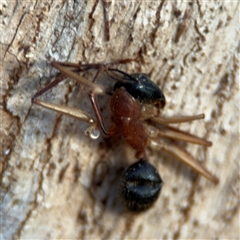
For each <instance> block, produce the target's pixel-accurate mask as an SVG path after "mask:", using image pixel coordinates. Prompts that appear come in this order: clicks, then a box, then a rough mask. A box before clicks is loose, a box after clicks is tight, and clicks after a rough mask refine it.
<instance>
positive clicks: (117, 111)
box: [32, 59, 218, 211]
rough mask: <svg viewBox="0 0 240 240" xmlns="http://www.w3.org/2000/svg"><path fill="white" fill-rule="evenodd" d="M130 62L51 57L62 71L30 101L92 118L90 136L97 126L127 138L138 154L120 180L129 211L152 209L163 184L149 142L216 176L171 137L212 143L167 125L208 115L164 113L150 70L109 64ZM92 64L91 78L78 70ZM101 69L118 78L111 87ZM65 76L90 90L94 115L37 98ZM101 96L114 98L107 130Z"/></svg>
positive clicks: (95, 133) (87, 119) (94, 134)
mask: <svg viewBox="0 0 240 240" xmlns="http://www.w3.org/2000/svg"><path fill="white" fill-rule="evenodd" d="M130 61H134V60H133V59H125V60H120V61H116V62H112V63H105V64H103V63H96V64H80V63H79V64H74V63H64V62H56V61H52V62H51V65H52V66H53V67H55V68H56V69H58V70H59V71H60V75H59V76H58V77H57V78H56V79H55V80H54V81H52V82H51V83H50V84H49V85H47V86H46V87H45V88H43V89H42V90H40V91H38V92H37V93H36V94H35V95H34V96H33V98H32V103H34V104H37V105H39V106H42V107H45V108H48V109H51V110H54V111H57V112H59V113H62V114H67V115H69V116H71V117H75V118H78V119H80V120H82V121H85V122H87V123H89V124H90V127H89V128H88V129H87V130H86V132H85V133H86V134H87V135H89V136H90V137H92V138H97V137H98V136H99V135H100V131H99V129H101V131H102V132H103V134H104V135H105V136H106V137H114V136H116V135H122V137H123V138H124V139H125V141H126V142H127V143H128V144H129V145H130V146H131V147H132V148H133V149H134V150H135V151H136V155H135V156H136V158H137V159H138V161H137V162H136V163H134V164H133V165H131V166H130V167H129V168H128V169H127V170H126V172H125V173H124V175H123V176H122V178H121V182H120V195H121V198H122V200H123V203H124V204H125V206H126V207H127V208H128V209H129V210H133V211H143V210H145V209H147V208H149V207H150V206H151V205H152V204H153V203H154V201H155V200H156V199H157V197H158V195H159V193H160V190H161V188H162V185H163V182H162V179H161V177H160V175H159V173H158V171H157V170H156V168H155V167H154V166H153V165H151V164H150V163H149V162H148V161H147V157H146V154H145V149H146V147H147V146H150V147H151V148H152V149H156V150H159V149H162V150H164V151H167V152H169V153H171V154H172V155H175V156H176V157H178V158H179V159H180V160H181V161H182V162H184V163H185V164H187V165H189V166H190V167H191V168H193V169H194V170H195V171H196V172H198V173H199V174H201V175H203V176H204V177H205V178H207V179H208V180H210V181H212V182H213V183H214V184H217V183H218V179H217V178H216V177H215V176H213V175H212V174H211V173H210V172H209V171H208V170H207V169H206V168H205V167H203V166H201V165H200V164H199V163H198V162H197V161H196V160H195V159H194V158H193V157H192V156H191V155H190V154H189V153H188V152H186V151H185V150H183V149H182V148H180V147H179V146H178V145H177V144H176V143H175V142H174V141H173V140H182V141H185V142H191V143H194V144H198V145H203V146H206V147H209V146H211V145H212V143H211V142H209V141H206V140H205V139H202V138H199V137H197V136H195V135H191V134H189V133H187V132H184V131H181V130H179V129H177V128H174V127H170V126H168V124H173V123H182V122H190V121H193V120H199V119H203V118H204V114H199V115H193V116H172V117H163V116H162V115H161V110H162V109H163V107H164V106H165V103H166V100H165V96H164V94H163V93H162V91H161V89H160V88H159V87H158V85H156V84H155V83H154V82H152V81H151V80H150V78H149V77H148V75H147V74H144V73H136V74H128V73H126V72H123V71H121V70H119V69H117V68H111V67H110V66H112V65H114V64H125V63H127V62H130ZM92 69H93V70H96V75H95V76H94V78H93V81H89V80H87V79H86V78H84V77H82V76H81V75H79V73H80V72H85V71H89V70H92ZM103 72H105V73H107V75H108V76H109V77H110V78H112V79H114V80H115V81H116V83H115V85H114V86H113V89H112V90H111V91H109V90H107V89H105V88H104V87H103V86H101V85H100V84H97V79H98V78H99V75H100V74H101V73H103ZM66 78H72V79H74V80H76V81H77V82H79V83H81V84H84V85H85V86H87V87H88V88H89V89H90V90H89V92H88V96H89V99H90V101H91V104H92V107H93V110H94V112H95V117H96V120H95V119H94V118H92V117H91V116H90V115H89V114H88V113H86V112H84V111H82V110H80V109H76V108H71V107H68V106H62V105H56V104H53V103H48V102H44V101H41V100H39V99H38V97H39V96H40V95H42V94H43V93H45V92H46V91H48V90H49V89H51V88H53V87H54V86H56V85H57V84H58V83H60V82H61V81H63V80H64V79H66ZM98 95H109V97H110V102H109V107H110V113H111V119H112V125H111V127H109V129H108V130H107V129H106V127H105V123H104V119H103V116H102V112H101V110H100V108H99V104H98V100H97V96H98Z"/></svg>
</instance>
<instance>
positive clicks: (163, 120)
mask: <svg viewBox="0 0 240 240" xmlns="http://www.w3.org/2000/svg"><path fill="white" fill-rule="evenodd" d="M204 118H205V115H204V114H203V113H202V114H198V115H192V116H172V117H151V118H150V120H151V121H152V122H155V123H160V124H170V123H183V122H190V121H194V120H199V119H204Z"/></svg>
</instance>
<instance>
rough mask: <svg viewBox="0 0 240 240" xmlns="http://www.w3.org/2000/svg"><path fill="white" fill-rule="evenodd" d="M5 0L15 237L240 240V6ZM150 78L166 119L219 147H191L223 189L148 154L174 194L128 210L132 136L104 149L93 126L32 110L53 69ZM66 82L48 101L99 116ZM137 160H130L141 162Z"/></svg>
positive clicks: (8, 206)
mask: <svg viewBox="0 0 240 240" xmlns="http://www.w3.org/2000/svg"><path fill="white" fill-rule="evenodd" d="M107 2H108V3H107V4H106V12H107V14H108V16H109V19H110V24H109V29H110V41H106V35H105V32H104V31H105V24H104V15H103V12H104V11H103V4H102V1H97V2H95V1H43V0H42V1H36V2H30V1H15V2H14V1H1V3H0V4H1V36H0V39H1V41H0V42H1V43H0V44H1V104H2V108H1V110H0V111H1V120H2V121H1V129H0V137H1V141H2V145H1V177H2V178H1V179H2V181H1V214H2V223H1V225H2V227H1V231H2V233H1V234H2V236H3V238H4V239H11V238H12V239H13V238H16V239H19V238H21V239H33V238H38V239H40V238H41V239H44V238H45V239H50V238H52V239H57V238H68V239H76V238H78V239H116V238H121V239H129V238H133V239H137V238H142V239H144V238H145V239H146V238H147V239H162V238H165V239H167V238H168V239H172V238H175V239H178V238H179V239H180V238H181V239H186V238H188V239H195V238H198V239H210V238H211V239H213V238H214V239H215V238H219V239H239V237H240V236H239V203H240V201H239V183H240V181H239V157H240V156H239V102H240V99H239V55H238V53H239V40H240V34H239V3H238V2H237V1H230V2H229V1H223V0H222V1H218V2H211V1H198V0H197V1H195V2H194V3H192V4H190V3H186V2H184V1H183V2H181V3H180V2H179V3H176V1H175V2H174V1H164V0H163V1H113V2H111V1H107ZM132 57H139V59H140V64H138V63H129V64H126V65H123V66H120V67H121V69H123V70H125V71H127V72H129V73H133V72H146V73H149V74H150V75H151V78H152V79H153V80H154V81H155V82H156V83H157V84H159V85H160V86H161V88H162V89H163V91H164V94H165V96H166V98H167V105H166V106H165V109H164V114H166V115H172V114H199V113H205V115H206V118H205V120H202V121H196V122H193V123H191V124H181V129H185V130H189V131H190V132H192V133H194V134H197V135H199V136H203V137H206V138H207V139H209V140H211V141H212V142H213V146H212V147H211V148H208V149H205V148H203V147H198V146H193V145H192V144H187V145H186V146H187V149H188V150H189V151H190V152H191V154H192V155H194V156H196V157H197V158H198V159H199V160H201V161H202V164H203V165H205V166H206V167H207V168H208V169H209V170H210V171H211V172H212V173H214V174H215V175H216V176H218V177H219V179H220V183H219V185H217V186H214V185H213V184H212V183H211V182H209V181H208V180H206V179H204V178H203V177H201V176H198V175H197V174H195V173H194V172H193V171H192V170H190V169H189V168H188V167H187V166H185V165H183V164H181V163H179V161H177V159H175V158H173V157H172V156H170V155H166V154H163V153H162V152H161V151H159V152H153V151H151V150H150V149H149V150H148V152H147V154H148V156H149V160H150V161H151V162H152V163H153V164H154V165H155V166H156V167H157V169H158V170H159V172H160V174H161V176H162V178H163V180H164V187H163V189H162V192H161V197H160V198H159V199H158V201H157V202H156V204H155V205H154V206H153V207H152V208H151V209H149V210H148V211H146V212H144V213H141V214H132V213H129V212H127V211H124V209H123V207H122V206H121V203H120V201H119V199H118V194H117V183H118V179H119V173H120V172H121V170H122V169H123V167H125V166H126V165H128V164H129V163H130V161H133V160H134V159H132V160H131V159H130V158H129V162H128V160H124V161H123V160H122V159H125V158H126V157H125V156H126V155H128V150H126V145H125V144H124V143H123V142H122V141H121V139H113V140H104V139H103V138H99V139H98V140H96V141H94V140H91V139H89V138H87V137H86V136H85V135H84V130H85V129H86V127H87V125H86V124H84V123H81V122H79V121H77V120H75V119H71V118H69V117H66V116H60V115H59V114H57V113H54V112H51V111H48V110H45V109H42V108H39V107H37V106H31V97H32V96H33V95H34V93H36V92H37V91H38V90H39V89H41V88H42V87H43V86H44V85H46V83H48V82H49V81H50V80H51V79H52V78H53V77H54V76H56V71H55V70H53V69H52V68H51V66H50V61H51V60H53V59H55V60H59V61H70V62H75V63H77V62H79V61H82V62H85V63H92V62H106V61H107V62H109V61H113V60H117V59H124V58H132ZM79 89H80V87H79V86H78V85H77V84H76V83H75V82H74V81H70V82H69V81H66V82H64V83H62V84H60V85H58V86H57V87H55V88H54V89H53V90H52V91H49V92H48V93H47V94H45V96H44V99H46V100H48V101H51V102H59V103H63V104H67V105H71V106H76V107H79V108H81V109H83V110H85V111H89V112H90V113H91V114H92V111H91V110H90V109H91V107H90V103H89V101H88V99H87V98H83V95H84V94H83V93H84V92H85V91H83V90H82V91H80V93H79ZM130 155H131V153H130Z"/></svg>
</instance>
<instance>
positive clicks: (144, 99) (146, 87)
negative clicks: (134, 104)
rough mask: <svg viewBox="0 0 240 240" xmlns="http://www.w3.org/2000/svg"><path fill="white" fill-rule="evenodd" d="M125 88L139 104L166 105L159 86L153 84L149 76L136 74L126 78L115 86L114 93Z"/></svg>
mask: <svg viewBox="0 0 240 240" xmlns="http://www.w3.org/2000/svg"><path fill="white" fill-rule="evenodd" d="M120 87H124V88H125V89H126V91H127V92H128V93H129V94H130V95H131V96H133V97H134V98H135V99H136V100H137V101H138V102H140V103H143V104H151V103H160V107H162V108H163V107H164V105H165V102H166V101H165V97H164V95H163V93H162V91H161V89H160V88H159V87H158V85H157V84H155V83H154V82H152V81H151V80H150V78H149V77H148V75H147V74H143V73H136V74H131V75H129V76H124V77H123V80H122V81H118V82H117V83H116V84H115V85H114V88H113V89H114V91H115V90H117V89H118V88H120Z"/></svg>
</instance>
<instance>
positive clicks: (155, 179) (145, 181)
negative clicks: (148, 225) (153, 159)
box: [120, 159, 163, 211]
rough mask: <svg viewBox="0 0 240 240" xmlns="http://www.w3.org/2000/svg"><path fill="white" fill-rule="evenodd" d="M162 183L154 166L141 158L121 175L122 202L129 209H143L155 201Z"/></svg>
mask: <svg viewBox="0 0 240 240" xmlns="http://www.w3.org/2000/svg"><path fill="white" fill-rule="evenodd" d="M162 184H163V182H162V179H161V177H160V176H159V174H158V172H157V170H156V168H155V167H154V166H153V165H151V164H150V163H149V162H148V161H146V160H142V159H141V160H139V161H138V162H136V163H134V164H132V165H131V166H130V167H129V168H128V169H127V170H126V172H125V173H124V175H123V176H122V179H121V183H120V194H121V197H122V200H123V203H124V204H125V206H126V207H127V208H128V209H129V210H131V211H143V210H145V209H147V208H149V207H150V206H151V205H152V204H153V203H154V202H155V201H156V199H157V197H158V195H159V193H160V190H161V188H162Z"/></svg>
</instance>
